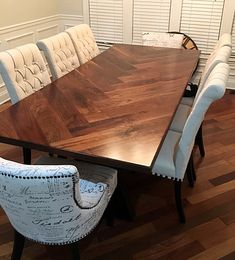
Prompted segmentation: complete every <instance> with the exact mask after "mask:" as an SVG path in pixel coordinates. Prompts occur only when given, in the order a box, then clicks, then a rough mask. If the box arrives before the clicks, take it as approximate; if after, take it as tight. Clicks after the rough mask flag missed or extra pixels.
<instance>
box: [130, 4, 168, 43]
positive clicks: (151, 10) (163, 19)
mask: <svg viewBox="0 0 235 260" xmlns="http://www.w3.org/2000/svg"><path fill="white" fill-rule="evenodd" d="M170 10H171V0H156V1H151V0H134V2H133V43H134V44H142V33H143V32H168V31H169V21H170Z"/></svg>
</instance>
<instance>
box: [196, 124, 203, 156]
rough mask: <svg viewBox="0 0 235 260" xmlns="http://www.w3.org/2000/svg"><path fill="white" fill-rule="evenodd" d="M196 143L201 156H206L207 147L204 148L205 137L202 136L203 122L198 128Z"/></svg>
mask: <svg viewBox="0 0 235 260" xmlns="http://www.w3.org/2000/svg"><path fill="white" fill-rule="evenodd" d="M195 143H196V145H198V147H199V151H200V154H201V157H204V156H205V148H204V143H203V137H202V124H201V126H200V128H199V129H198V132H197V135H196V139H195Z"/></svg>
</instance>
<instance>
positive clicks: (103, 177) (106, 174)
mask: <svg viewBox="0 0 235 260" xmlns="http://www.w3.org/2000/svg"><path fill="white" fill-rule="evenodd" d="M35 164H42V165H46V164H47V165H54V164H56V165H59V164H61V165H65V164H66V165H74V166H76V168H77V169H78V172H79V176H80V178H81V179H83V180H86V181H88V182H91V183H93V184H94V185H95V184H97V185H98V186H99V185H100V184H101V183H102V184H103V185H107V188H108V197H109V199H110V198H111V196H112V194H113V192H114V190H115V188H116V186H117V170H115V169H113V168H109V167H105V166H101V165H97V164H91V163H86V162H82V161H75V160H67V159H63V158H56V157H40V158H39V159H38V160H37V161H36V162H35ZM98 186H97V187H98Z"/></svg>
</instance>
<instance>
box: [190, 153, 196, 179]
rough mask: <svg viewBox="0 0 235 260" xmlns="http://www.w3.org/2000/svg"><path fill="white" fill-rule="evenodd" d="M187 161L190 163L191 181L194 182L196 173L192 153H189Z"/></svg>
mask: <svg viewBox="0 0 235 260" xmlns="http://www.w3.org/2000/svg"><path fill="white" fill-rule="evenodd" d="M189 161H190V165H191V172H192V176H193V180H194V181H196V180H197V175H196V171H195V168H194V162H193V153H191V156H190V160H189Z"/></svg>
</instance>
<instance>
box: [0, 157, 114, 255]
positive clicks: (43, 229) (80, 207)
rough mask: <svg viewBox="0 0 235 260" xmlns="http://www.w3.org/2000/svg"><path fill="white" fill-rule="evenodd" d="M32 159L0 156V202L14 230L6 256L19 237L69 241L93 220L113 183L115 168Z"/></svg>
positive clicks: (74, 242)
mask: <svg viewBox="0 0 235 260" xmlns="http://www.w3.org/2000/svg"><path fill="white" fill-rule="evenodd" d="M36 164H37V165H24V164H20V163H15V162H12V161H8V160H5V159H3V158H0V205H1V207H2V208H3V210H4V211H5V213H6V215H7V216H8V218H9V221H10V223H11V225H12V226H13V228H14V230H15V240H14V247H13V253H12V259H20V257H21V254H22V251H23V247H24V241H25V238H27V239H29V240H33V241H36V242H39V243H42V244H48V245H65V244H71V249H72V250H73V253H74V259H79V250H78V241H79V240H80V239H82V238H83V237H85V236H87V235H88V234H89V233H91V232H92V231H93V229H94V228H95V227H96V225H97V224H98V223H99V221H100V219H101V217H102V215H103V213H104V211H105V209H106V207H107V205H108V202H109V200H110V199H111V196H112V194H113V192H114V190H115V188H116V185H117V171H116V170H114V169H112V168H108V167H103V166H99V165H92V164H88V163H85V162H77V161H67V160H64V159H58V158H53V157H51V158H46V157H42V158H40V159H39V160H38V161H37V162H36Z"/></svg>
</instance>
